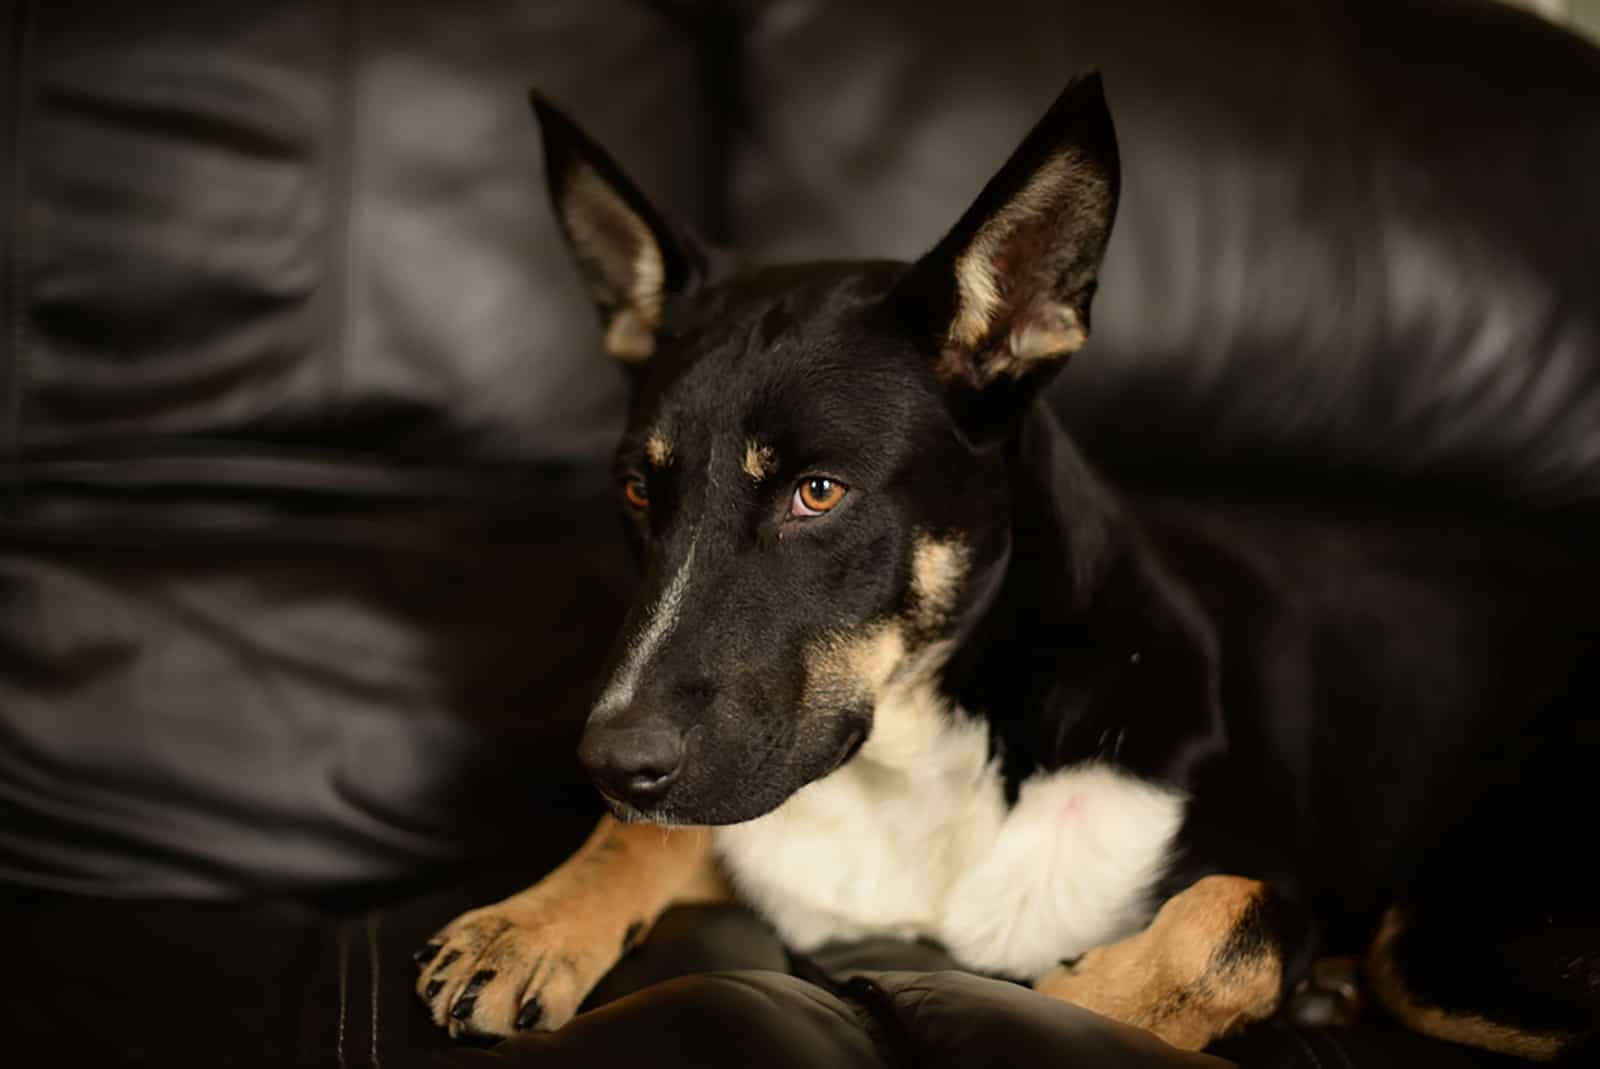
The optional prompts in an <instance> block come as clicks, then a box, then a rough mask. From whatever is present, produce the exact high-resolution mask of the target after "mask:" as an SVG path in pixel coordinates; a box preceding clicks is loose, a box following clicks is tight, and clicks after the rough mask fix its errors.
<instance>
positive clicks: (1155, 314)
mask: <svg viewBox="0 0 1600 1069" xmlns="http://www.w3.org/2000/svg"><path fill="white" fill-rule="evenodd" d="M750 39H751V48H752V54H751V55H750V57H749V59H748V62H747V64H746V77H747V79H748V83H749V89H748V98H749V101H750V109H751V117H750V133H749V136H748V137H747V138H746V139H745V140H744V141H743V142H742V152H741V154H740V157H739V171H738V175H737V181H736V185H735V188H736V191H737V194H738V198H739V199H738V204H737V208H738V216H737V218H738V222H739V228H740V234H741V236H742V238H743V241H744V243H745V245H746V246H747V247H748V248H750V249H751V250H752V251H753V252H755V253H757V254H759V255H765V256H768V257H771V258H777V259H798V258H811V257H833V256H851V255H875V256H883V255H892V256H897V257H903V258H909V257H914V256H916V255H918V254H919V253H920V252H921V251H923V250H925V249H926V248H928V247H929V246H930V245H932V243H933V242H934V241H935V240H937V239H938V237H939V236H940V235H941V234H942V233H943V230H944V228H946V227H948V226H949V225H950V224H951V223H953V222H954V220H955V218H956V216H957V215H958V214H959V212H960V211H961V210H962V209H963V208H964V207H965V206H966V204H967V203H968V202H969V201H970V200H971V198H972V197H973V196H974V195H975V194H976V192H977V190H978V189H979V188H980V187H981V186H982V184H983V182H984V181H986V180H987V178H988V176H989V175H990V174H991V173H992V172H993V171H994V170H995V169H996V168H997V167H998V166H999V164H1000V163H1001V161H1002V160H1003V159H1004V158H1005V156H1006V155H1007V154H1008V153H1009V152H1010V150H1011V149H1012V147H1014V145H1015V144H1016V143H1017V141H1018V140H1019V139H1020V137H1021V135H1022V134H1023V132H1024V131H1025V130H1026V129H1027V127H1028V126H1029V124H1031V123H1032V122H1033V121H1034V119H1035V118H1037V117H1038V116H1039V115H1040V114H1042V113H1043V111H1044V109H1045V107H1046V106H1047V105H1048V104H1049V102H1050V101H1051V99H1053V97H1054V95H1055V93H1056V92H1057V91H1059V89H1060V87H1061V85H1062V84H1063V83H1064V82H1065V80H1066V78H1067V77H1068V76H1069V75H1070V74H1071V73H1072V72H1074V71H1077V70H1081V69H1083V68H1085V67H1088V66H1091V65H1095V66H1098V67H1100V68H1101V69H1102V70H1103V72H1104V75H1105V79H1106V87H1107V94H1108V97H1109V100H1110V103H1111V106H1112V110H1113V112H1114V114H1115V117H1116V121H1117V126H1118V131H1119V138H1120V141H1121V146H1122V152H1123V173H1124V196H1123V201H1122V207H1121V211H1120V214H1119V218H1118V223H1117V229H1116V232H1115V235H1114V237H1113V240H1112V245H1111V248H1110V250H1109V252H1108V256H1107V262H1106V265H1105V270H1104V273H1103V277H1102V285H1101V288H1100V292H1099V296H1098V298H1097V300H1096V304H1095V307H1094V328H1095V330H1094V337H1093V339H1092V340H1091V342H1090V346H1089V348H1088V350H1087V351H1085V352H1084V353H1083V354H1081V355H1080V356H1078V357H1076V358H1075V364H1074V366H1072V367H1070V368H1069V369H1068V370H1067V371H1066V372H1065V373H1064V374H1063V375H1062V377H1061V379H1060V380H1059V381H1058V384H1057V388H1056V391H1055V393H1054V399H1055V400H1056V401H1057V402H1058V403H1059V404H1060V405H1061V406H1062V407H1063V409H1064V410H1065V411H1066V412H1067V414H1068V418H1069V425H1070V426H1071V427H1072V429H1073V430H1074V431H1075V432H1076V433H1077V434H1078V436H1079V437H1080V439H1081V440H1082V441H1084V442H1085V443H1086V444H1087V445H1088V447H1089V448H1090V450H1091V452H1092V453H1093V454H1094V455H1095V456H1096V458H1097V459H1099V460H1100V461H1101V462H1102V463H1105V464H1109V465H1111V466H1113V467H1117V468H1120V469H1122V470H1124V471H1128V472H1136V473H1138V474H1139V475H1140V476H1141V477H1150V478H1154V479H1158V480H1161V479H1169V478H1173V477H1184V478H1187V477H1190V476H1194V475H1200V476H1203V477H1204V478H1206V479H1208V480H1210V481H1211V482H1212V483H1214V484H1216V483H1225V482H1228V481H1230V480H1240V479H1243V478H1246V477H1248V478H1251V479H1254V478H1255V477H1256V476H1258V475H1262V476H1267V477H1276V476H1277V475H1278V474H1290V475H1292V476H1293V477H1294V478H1296V479H1300V480H1310V481H1312V482H1313V483H1315V482H1316V481H1317V480H1324V481H1328V480H1334V479H1337V480H1340V481H1348V482H1353V483H1356V484H1357V485H1360V486H1363V487H1365V488H1367V489H1368V490H1374V489H1379V488H1383V487H1386V486H1389V487H1400V488H1405V489H1407V490H1409V491H1411V492H1413V493H1416V492H1430V493H1441V494H1448V495H1452V496H1466V497H1469V498H1476V499H1480V500H1491V501H1497V502H1512V503H1516V504H1518V505H1526V506H1531V507H1536V508H1563V507H1567V506H1573V505H1578V506H1588V507H1594V506H1595V505H1596V504H1597V503H1600V281H1597V280H1600V198H1597V197H1596V196H1594V194H1593V190H1594V188H1595V184H1596V183H1597V182H1600V108H1596V106H1595V102H1596V101H1597V100H1600V50H1596V49H1595V48H1594V47H1592V46H1591V45H1589V44H1587V43H1586V42H1584V41H1582V40H1580V39H1578V38H1577V37H1574V36H1572V35H1570V34H1568V33H1566V32H1565V31H1563V30H1560V29H1558V28H1556V27H1554V26H1552V25H1550V24H1548V23H1545V22H1543V21H1542V20H1540V19H1538V18H1535V17H1533V16H1531V15H1528V14H1526V13H1524V12H1520V11H1515V10H1512V9H1510V8H1508V7H1505V6H1503V5H1500V4H1497V3H1492V2H1481V0H1451V2H1443V0H1439V2H1435V0H1404V2H1396V0H1215V2H1208V3H1204V4H1193V3H1187V4H1185V3H1168V2H1162V0H1128V2H1125V3H1117V4H1103V3H1063V2H1061V0H996V2H994V3H988V4H984V5H982V8H981V15H979V14H977V12H976V9H974V8H973V6H972V5H971V4H968V3H963V2H956V0H897V2H894V3H884V4H873V5H865V6H864V5H859V4H854V3H848V2H845V0H833V2H827V0H817V2H813V3H808V4H803V5H802V4H785V5H779V6H776V7H773V8H771V9H769V10H768V11H767V12H766V14H765V16H764V18H762V19H761V20H760V22H759V23H758V24H757V25H756V26H755V27H753V28H752V31H751V38H750Z"/></svg>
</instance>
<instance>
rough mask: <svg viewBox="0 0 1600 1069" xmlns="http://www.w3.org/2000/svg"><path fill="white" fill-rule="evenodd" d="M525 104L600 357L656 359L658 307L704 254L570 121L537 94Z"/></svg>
mask: <svg viewBox="0 0 1600 1069" xmlns="http://www.w3.org/2000/svg"><path fill="white" fill-rule="evenodd" d="M528 99H529V100H530V102H531V103H532V104H533V110H534V113H535V114H536V115H537V116H538V117H539V129H540V132H541V133H542V135H543V138H544V167H545V178H546V180H547V182H548V184H549V187H550V201H551V204H552V205H553V207H554V208H555V213H556V218H557V219H558V220H560V222H561V230H562V233H564V234H565V235H566V237H567V244H569V245H570V246H571V247H572V251H573V254H574V255H575V256H576V258H577V261H578V266H579V268H580V269H581V270H582V272H583V278H584V281H585V282H586V283H587V284H588V287H589V295H590V296H591V297H592V298H593V299H594V303H595V307H596V308H597V309H599V312H600V320H601V323H602V325H603V326H604V327H605V346H606V350H607V351H608V352H609V353H610V354H611V355H612V356H614V357H616V358H617V359H618V360H621V361H624V362H625V363H629V364H637V363H642V362H643V361H645V360H648V359H649V358H650V356H651V355H652V354H653V353H654V352H655V348H656V328H657V327H659V326H660V325H661V309H662V306H663V305H664V304H665V303H666V301H667V300H668V299H669V298H670V297H673V296H676V295H678V294H681V293H685V292H687V291H688V290H690V289H692V288H693V287H694V285H695V284H696V283H697V282H699V281H700V280H701V279H702V278H703V277H704V275H705V274H706V269H707V267H706V265H707V258H706V254H705V253H704V251H703V250H702V249H701V248H700V246H699V245H698V243H696V242H695V241H694V239H693V238H691V237H690V236H689V235H688V234H687V233H685V232H683V231H681V230H679V229H677V228H676V227H674V226H672V225H671V224H669V223H668V222H667V221H666V219H665V218H664V217H663V216H662V215H661V214H660V213H658V212H657V211H656V210H655V208H653V207H652V206H651V205H650V202H649V201H647V200H646V199H645V197H644V194H642V193H640V192H639V190H638V188H637V187H636V186H635V185H634V184H633V183H632V182H630V181H629V180H628V178H627V176H626V175H624V174H623V173H622V169H621V168H620V167H618V166H617V164H616V161H614V160H612V158H611V157H610V156H609V155H607V154H606V151H605V150H604V149H602V148H601V147H600V146H599V145H597V144H596V143H595V142H594V141H593V140H591V139H590V138H589V136H588V135H587V134H585V133H584V132H583V131H582V130H580V129H578V127H577V125H576V124H575V123H573V121H572V120H571V119H568V118H567V117H566V115H564V114H562V112H561V111H560V110H558V109H557V108H556V107H555V106H553V105H552V104H551V103H550V102H549V101H547V100H545V99H544V97H542V96H541V95H540V94H539V93H538V92H537V91H531V92H529V94H528Z"/></svg>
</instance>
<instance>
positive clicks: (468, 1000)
mask: <svg viewBox="0 0 1600 1069" xmlns="http://www.w3.org/2000/svg"><path fill="white" fill-rule="evenodd" d="M493 979H494V970H493V969H480V970H479V971H477V972H475V973H473V974H472V979H470V980H468V981H467V986H466V987H463V988H462V989H461V994H460V995H458V996H457V997H456V1004H455V1005H454V1006H452V1007H451V1008H450V1016H452V1017H454V1018H455V1019H456V1020H458V1021H465V1020H466V1019H467V1018H468V1017H471V1016H472V1010H473V1008H474V1007H475V1006H477V1004H478V992H479V991H482V990H483V985H484V984H486V983H488V982H489V981H490V980H493Z"/></svg>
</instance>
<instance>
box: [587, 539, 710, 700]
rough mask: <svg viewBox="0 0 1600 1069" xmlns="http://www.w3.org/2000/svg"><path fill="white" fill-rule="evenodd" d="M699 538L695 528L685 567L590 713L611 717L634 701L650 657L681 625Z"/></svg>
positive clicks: (648, 619)
mask: <svg viewBox="0 0 1600 1069" xmlns="http://www.w3.org/2000/svg"><path fill="white" fill-rule="evenodd" d="M699 541H700V532H699V531H696V532H695V533H694V535H693V536H692V537H691V538H690V539H689V552H688V553H687V554H685V555H684V558H683V566H682V567H680V568H679V569H678V573H677V574H676V575H674V576H673V577H672V581H671V582H669V583H668V584H667V587H666V589H665V590H663V591H662V592H661V596H660V597H659V598H657V599H656V603H655V604H654V605H652V606H650V612H649V614H648V615H647V616H646V617H645V625H644V627H642V628H640V630H639V633H638V634H637V635H635V636H634V639H633V644H632V645H631V646H629V647H628V653H627V655H626V656H625V657H623V659H622V664H621V666H620V667H618V669H617V672H616V674H615V675H613V676H612V677H611V683H610V684H609V685H608V686H607V687H606V689H605V691H604V692H603V693H602V694H601V695H600V700H599V701H597V702H596V703H595V706H594V712H593V713H592V714H591V716H593V717H598V718H604V717H607V716H610V715H612V714H615V713H617V712H620V711H621V710H623V709H626V708H627V707H628V705H629V704H630V703H631V702H632V701H633V695H634V692H635V691H637V690H638V689H639V677H640V676H641V675H643V674H644V668H645V665H647V664H649V663H650V658H652V657H654V656H655V653H656V651H657V650H658V649H660V648H661V644H662V643H663V642H665V641H666V640H667V638H668V636H670V635H671V634H672V632H673V631H674V630H675V629H676V628H677V626H678V615H679V613H680V612H681V611H682V609H683V592H684V591H685V590H687V589H688V587H689V574H690V572H692V571H693V570H694V551H695V546H696V545H697V544H698V543H699Z"/></svg>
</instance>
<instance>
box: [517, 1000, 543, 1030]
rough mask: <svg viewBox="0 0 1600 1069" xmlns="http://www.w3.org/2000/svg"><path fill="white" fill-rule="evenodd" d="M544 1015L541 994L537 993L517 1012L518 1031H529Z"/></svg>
mask: <svg viewBox="0 0 1600 1069" xmlns="http://www.w3.org/2000/svg"><path fill="white" fill-rule="evenodd" d="M543 1016H544V1007H543V1006H541V1005H539V996H538V995H535V996H533V997H532V998H530V999H529V1000H528V1001H527V1002H526V1003H524V1004H523V1006H522V1012H521V1013H518V1014H517V1031H519V1032H525V1031H527V1030H528V1029H530V1028H532V1027H533V1026H534V1025H536V1024H538V1023H539V1018H541V1017H543Z"/></svg>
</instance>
